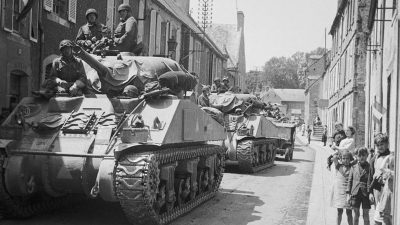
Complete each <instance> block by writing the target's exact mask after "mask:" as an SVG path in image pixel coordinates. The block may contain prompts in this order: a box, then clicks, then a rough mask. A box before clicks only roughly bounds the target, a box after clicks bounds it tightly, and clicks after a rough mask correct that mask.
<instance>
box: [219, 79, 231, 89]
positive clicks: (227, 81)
mask: <svg viewBox="0 0 400 225" xmlns="http://www.w3.org/2000/svg"><path fill="white" fill-rule="evenodd" d="M222 83H223V84H222V85H221V92H222V93H224V92H227V91H228V90H229V89H230V86H229V79H228V77H224V78H223V79H222Z"/></svg>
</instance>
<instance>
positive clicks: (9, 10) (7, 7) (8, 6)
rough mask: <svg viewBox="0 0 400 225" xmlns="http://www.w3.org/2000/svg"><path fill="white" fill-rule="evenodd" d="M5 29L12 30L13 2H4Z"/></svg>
mask: <svg viewBox="0 0 400 225" xmlns="http://www.w3.org/2000/svg"><path fill="white" fill-rule="evenodd" d="M3 13H4V22H3V23H4V24H3V25H4V29H5V30H8V31H11V30H12V20H13V5H12V1H4V11H3Z"/></svg>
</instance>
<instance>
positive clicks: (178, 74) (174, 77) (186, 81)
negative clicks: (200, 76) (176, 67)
mask: <svg viewBox="0 0 400 225" xmlns="http://www.w3.org/2000/svg"><path fill="white" fill-rule="evenodd" d="M158 80H159V82H160V85H161V87H167V88H169V89H171V90H173V91H180V90H183V91H190V90H193V89H194V87H195V86H196V84H197V80H196V77H195V76H193V75H191V74H188V73H185V72H183V71H169V72H166V73H164V74H162V75H161V76H159V77H158Z"/></svg>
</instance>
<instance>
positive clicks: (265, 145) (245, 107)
mask: <svg viewBox="0 0 400 225" xmlns="http://www.w3.org/2000/svg"><path fill="white" fill-rule="evenodd" d="M210 103H211V105H213V106H215V107H217V108H219V109H220V110H221V111H222V113H224V122H223V124H224V126H225V129H226V131H227V132H226V139H225V146H227V150H226V157H227V161H226V163H227V165H229V164H230V165H236V166H238V167H239V168H240V170H241V171H243V172H247V173H254V172H257V171H260V170H262V169H265V168H268V167H271V166H273V165H274V160H275V155H276V152H277V150H278V147H280V146H281V143H283V140H282V137H281V135H280V134H281V133H282V132H283V133H284V134H285V135H286V133H287V130H289V133H290V129H286V128H281V129H278V128H277V126H276V124H275V123H274V121H272V120H270V119H268V118H267V117H265V116H264V114H265V113H264V109H265V104H264V103H263V102H261V101H260V100H258V99H257V97H256V96H254V95H250V94H235V93H232V92H226V93H223V94H212V95H211V96H210ZM285 137H286V136H285Z"/></svg>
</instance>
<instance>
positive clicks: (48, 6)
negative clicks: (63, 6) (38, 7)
mask: <svg viewBox="0 0 400 225" xmlns="http://www.w3.org/2000/svg"><path fill="white" fill-rule="evenodd" d="M43 6H44V9H45V10H47V11H49V12H52V11H53V0H44V2H43Z"/></svg>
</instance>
